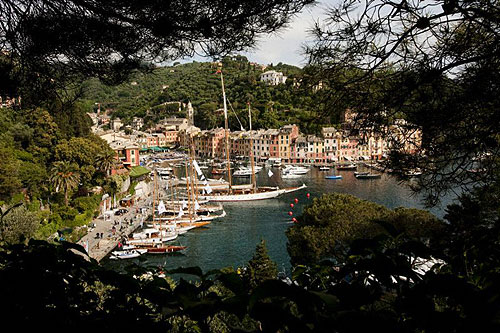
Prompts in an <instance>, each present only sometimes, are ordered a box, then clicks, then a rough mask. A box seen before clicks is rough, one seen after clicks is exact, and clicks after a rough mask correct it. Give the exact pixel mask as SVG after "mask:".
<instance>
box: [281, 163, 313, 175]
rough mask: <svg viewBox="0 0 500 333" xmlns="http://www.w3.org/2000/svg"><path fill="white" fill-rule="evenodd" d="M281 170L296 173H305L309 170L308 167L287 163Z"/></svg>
mask: <svg viewBox="0 0 500 333" xmlns="http://www.w3.org/2000/svg"><path fill="white" fill-rule="evenodd" d="M283 171H286V172H290V173H294V174H296V175H305V174H306V173H308V172H309V168H306V167H303V166H295V165H287V166H285V168H284V169H283Z"/></svg>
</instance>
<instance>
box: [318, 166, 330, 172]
mask: <svg viewBox="0 0 500 333" xmlns="http://www.w3.org/2000/svg"><path fill="white" fill-rule="evenodd" d="M328 170H330V167H327V166H322V167H320V168H319V171H328Z"/></svg>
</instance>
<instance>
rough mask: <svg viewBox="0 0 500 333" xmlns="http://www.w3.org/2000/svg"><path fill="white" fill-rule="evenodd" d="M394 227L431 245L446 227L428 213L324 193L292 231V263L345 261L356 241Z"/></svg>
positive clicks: (288, 234)
mask: <svg viewBox="0 0 500 333" xmlns="http://www.w3.org/2000/svg"><path fill="white" fill-rule="evenodd" d="M387 227H389V228H391V230H394V232H395V233H397V234H401V235H404V237H408V238H410V239H415V240H419V241H423V242H426V243H428V242H429V241H430V240H435V239H439V237H440V236H441V235H442V232H443V228H444V224H443V223H442V222H440V221H439V220H438V219H437V218H436V217H435V216H433V215H432V214H430V213H429V212H427V211H423V210H419V209H409V208H397V209H395V210H390V209H388V208H386V207H384V206H382V205H378V204H376V203H373V202H369V201H365V200H361V199H358V198H356V197H354V196H351V195H347V194H339V193H333V194H324V195H323V196H322V197H320V198H315V199H314V200H313V202H312V204H311V205H309V206H307V207H306V208H305V209H304V212H303V214H302V215H301V216H300V217H299V218H298V223H297V224H296V225H294V226H293V227H291V228H290V229H288V231H287V237H288V252H289V254H290V257H291V260H292V263H294V264H311V263H314V262H318V261H320V260H322V259H326V258H334V259H336V260H338V261H340V262H341V261H343V260H344V259H345V258H344V256H345V253H346V251H347V249H348V248H349V246H350V244H351V243H352V242H353V241H354V240H356V239H362V238H371V237H375V236H376V235H378V234H381V233H383V232H384V230H385V229H384V228H387Z"/></svg>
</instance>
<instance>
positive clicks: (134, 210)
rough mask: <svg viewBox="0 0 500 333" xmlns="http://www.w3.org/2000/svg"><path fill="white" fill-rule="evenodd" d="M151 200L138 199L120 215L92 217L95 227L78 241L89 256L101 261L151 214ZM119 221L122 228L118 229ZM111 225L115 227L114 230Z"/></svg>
mask: <svg viewBox="0 0 500 333" xmlns="http://www.w3.org/2000/svg"><path fill="white" fill-rule="evenodd" d="M151 200H152V199H151V198H150V197H147V198H146V199H139V200H138V202H136V203H135V204H134V205H133V206H131V207H127V208H126V209H127V210H128V212H127V213H125V214H123V215H120V216H111V217H110V218H106V219H104V218H103V217H101V218H97V219H94V220H93V221H92V222H93V223H94V224H95V228H93V229H92V230H89V232H88V233H87V235H85V236H84V237H82V239H80V241H79V242H78V243H79V244H80V245H82V246H83V247H84V248H86V250H87V253H88V255H89V257H91V258H92V259H95V260H97V261H98V262H99V261H101V260H102V259H104V258H105V257H106V256H108V255H109V254H110V253H111V252H112V251H113V250H114V249H115V248H116V247H117V246H118V243H119V242H120V241H121V240H122V239H123V238H125V237H127V236H128V235H129V234H131V233H133V232H134V231H135V230H137V229H138V228H139V227H140V225H141V221H145V220H146V218H147V216H148V215H149V214H151V207H150V204H151ZM141 208H144V213H143V214H141V213H140V211H141ZM125 219H126V220H127V222H125ZM119 221H121V226H122V230H120V223H119ZM130 221H132V222H130ZM115 223H117V224H115ZM113 227H115V231H114V232H113ZM98 234H99V235H100V234H102V235H103V237H102V238H100V237H98Z"/></svg>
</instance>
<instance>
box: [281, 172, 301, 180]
mask: <svg viewBox="0 0 500 333" xmlns="http://www.w3.org/2000/svg"><path fill="white" fill-rule="evenodd" d="M302 176H303V174H298V173H293V172H290V171H283V172H282V173H281V178H282V179H294V178H301V177H302Z"/></svg>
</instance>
